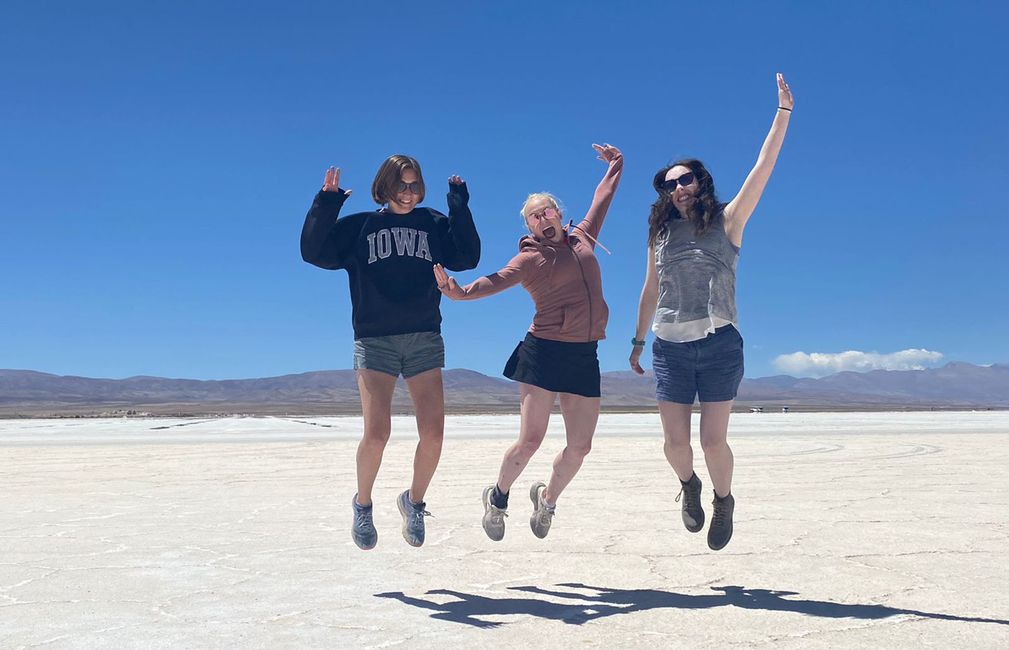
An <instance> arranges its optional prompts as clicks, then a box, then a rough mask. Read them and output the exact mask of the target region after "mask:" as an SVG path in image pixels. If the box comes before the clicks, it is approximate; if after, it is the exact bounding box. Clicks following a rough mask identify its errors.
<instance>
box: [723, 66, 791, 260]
mask: <svg viewBox="0 0 1009 650" xmlns="http://www.w3.org/2000/svg"><path fill="white" fill-rule="evenodd" d="M777 80H778V110H777V111H776V113H775V115H774V121H773V122H772V123H771V131H770V133H768V134H767V138H766V139H765V140H764V146H763V147H761V148H760V155H758V156H757V164H756V165H754V166H753V169H752V170H750V174H749V175H748V176H747V177H746V181H745V182H744V183H743V187H742V188H740V190H739V194H737V195H736V198H734V199H732V201H730V202H729V204H728V205H727V206H725V232H726V234H727V235H728V237H729V241H731V242H732V243H733V244H735V245H736V246H741V245H742V244H743V229H744V228H745V227H746V222H747V221H749V219H750V215H751V214H753V211H754V209H756V207H757V203H758V202H759V201H760V196H761V195H762V194H763V193H764V188H765V187H766V186H767V180H768V179H769V178H770V177H771V171H772V170H773V169H774V163H775V162H777V160H778V152H779V151H781V143H782V142H783V141H784V140H785V132H786V131H787V130H788V120H789V119H790V118H791V115H792V108H793V107H794V106H795V100H794V99H793V97H792V90H791V89H790V88H789V87H788V84H787V83H785V78H784V77H782V76H781V73H778V77H777Z"/></svg>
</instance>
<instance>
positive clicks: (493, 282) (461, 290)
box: [434, 253, 534, 300]
mask: <svg viewBox="0 0 1009 650" xmlns="http://www.w3.org/2000/svg"><path fill="white" fill-rule="evenodd" d="M532 263H534V262H533V260H532V258H531V257H530V256H529V255H527V254H523V253H519V254H518V255H516V256H515V257H513V258H512V259H511V260H510V261H509V262H508V263H507V264H505V266H504V268H502V269H501V270H500V271H498V272H497V273H491V274H490V275H485V276H484V277H482V278H479V279H477V280H474V281H473V282H470V283H469V284H467V285H466V286H465V287H460V286H459V284H458V283H457V282H456V281H455V278H453V277H452V276H450V275H449V274H448V273H447V272H446V271H445V268H444V267H443V266H442V265H441V264H435V265H434V280H435V282H436V283H437V284H438V289H439V290H440V291H441V292H442V293H443V294H445V296H446V297H448V298H451V299H452V300H477V299H478V298H486V297H487V296H493V295H494V294H495V293H500V292H502V291H504V290H505V289H507V288H508V287H514V286H515V285H516V284H518V283H520V282H522V279H523V278H524V277H525V271H526V269H528V268H529V265H530V264H532Z"/></svg>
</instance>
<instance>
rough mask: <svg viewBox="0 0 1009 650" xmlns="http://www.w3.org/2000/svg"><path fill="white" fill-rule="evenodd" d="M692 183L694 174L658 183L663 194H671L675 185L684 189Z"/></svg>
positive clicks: (689, 173) (690, 173) (688, 173)
mask: <svg viewBox="0 0 1009 650" xmlns="http://www.w3.org/2000/svg"><path fill="white" fill-rule="evenodd" d="M693 182H694V172H687V173H686V174H684V175H683V176H680V177H679V178H671V179H669V180H668V181H662V182H661V183H659V189H660V190H662V191H664V192H672V191H673V190H675V189H676V186H677V185H682V186H683V187H686V186H687V185H690V184H691V183H693Z"/></svg>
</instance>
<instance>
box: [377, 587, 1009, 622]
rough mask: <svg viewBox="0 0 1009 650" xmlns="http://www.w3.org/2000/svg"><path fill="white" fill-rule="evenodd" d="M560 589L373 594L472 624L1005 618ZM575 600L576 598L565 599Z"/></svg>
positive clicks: (723, 593)
mask: <svg viewBox="0 0 1009 650" xmlns="http://www.w3.org/2000/svg"><path fill="white" fill-rule="evenodd" d="M557 587H560V588H563V589H542V588H540V587H534V586H523V587H509V589H510V590H512V591H518V592H524V593H528V594H536V595H538V596H547V597H551V598H555V599H567V600H566V601H561V602H555V601H553V600H544V599H542V598H536V597H526V598H490V597H487V596H478V595H476V594H467V593H463V592H460V591H453V590H451V589H432V590H431V591H428V592H427V593H426V594H425V595H427V596H451V597H453V598H455V599H456V600H449V601H448V602H443V603H439V602H435V601H433V600H425V599H424V598H414V597H411V596H407V595H406V594H404V593H403V592H401V591H392V592H386V593H381V594H375V596H377V597H379V598H393V599H395V600H398V601H400V602H402V603H404V604H407V605H413V606H414V607H419V608H421V609H429V610H432V611H434V613H433V614H431V618H435V619H438V620H442V621H452V622H454V623H463V624H465V625H472V626H474V627H498V626H500V625H504V623H500V622H494V621H487V620H483V619H481V618H480V617H482V616H494V617H496V616H509V615H518V614H524V615H527V616H535V617H538V618H544V619H550V620H555V621H563V622H565V623H568V624H571V625H581V624H583V623H585V622H587V621H591V620H594V619H598V618H604V617H607V616H614V615H617V614H630V613H633V612H642V611H648V610H652V609H709V608H712V607H739V608H742V609H757V610H765V611H769V612H795V613H796V614H805V615H807V616H818V617H822V618H855V619H866V620H875V619H883V618H889V617H891V616H900V615H907V616H917V617H920V618H931V619H938V620H942V621H959V622H963V623H994V624H996V625H1009V620H1002V619H996V618H977V617H971V616H956V615H953V614H940V613H934V612H922V611H918V610H915V609H899V608H896V607H887V606H886V605H857V604H856V605H852V604H846V603H834V602H830V601H826V600H803V599H799V598H790V596H798V595H799V593H798V592H795V591H775V590H770V589H747V588H745V587H736V586H725V587H711V589H712V590H713V591H715V592H720V593H715V594H702V595H690V594H679V593H676V592H673V591H659V590H656V589H609V588H607V587H592V586H589V585H585V584H580V583H573V582H567V583H561V584H559V585H557ZM570 601H579V602H570Z"/></svg>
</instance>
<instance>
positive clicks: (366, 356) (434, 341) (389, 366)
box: [354, 332, 445, 379]
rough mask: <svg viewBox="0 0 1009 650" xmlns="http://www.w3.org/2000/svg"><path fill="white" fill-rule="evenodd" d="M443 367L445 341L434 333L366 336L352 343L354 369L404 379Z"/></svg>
mask: <svg viewBox="0 0 1009 650" xmlns="http://www.w3.org/2000/svg"><path fill="white" fill-rule="evenodd" d="M444 367H445V341H443V340H442V338H441V334H439V333H437V332H413V333H410V334H390V335H389V336H370V337H366V338H362V339H357V340H355V341H354V369H355V370H360V369H365V370H376V371H378V372H384V373H385V374H387V375H392V376H393V377H398V376H399V375H403V376H404V377H406V378H407V379H409V378H410V377H413V376H414V375H419V374H420V373H422V372H427V371H428V370H432V369H434V368H444Z"/></svg>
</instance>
